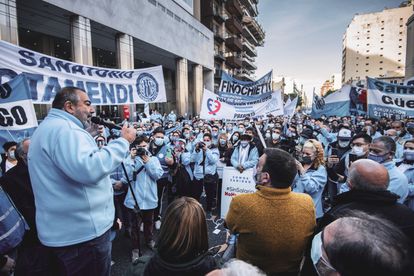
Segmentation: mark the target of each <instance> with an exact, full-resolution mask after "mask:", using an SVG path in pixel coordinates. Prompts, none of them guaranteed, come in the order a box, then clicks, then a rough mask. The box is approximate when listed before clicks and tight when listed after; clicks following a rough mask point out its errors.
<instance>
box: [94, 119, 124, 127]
mask: <svg viewBox="0 0 414 276" xmlns="http://www.w3.org/2000/svg"><path fill="white" fill-rule="evenodd" d="M91 122H92V123H94V124H97V125H103V126H106V127H107V128H109V129H122V128H121V127H120V126H117V125H116V124H113V123H110V122H107V121H104V120H102V118H99V117H91Z"/></svg>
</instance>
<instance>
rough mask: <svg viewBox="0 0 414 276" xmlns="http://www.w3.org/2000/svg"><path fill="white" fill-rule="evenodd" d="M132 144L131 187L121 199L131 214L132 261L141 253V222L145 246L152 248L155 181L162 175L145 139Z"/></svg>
mask: <svg viewBox="0 0 414 276" xmlns="http://www.w3.org/2000/svg"><path fill="white" fill-rule="evenodd" d="M135 144H136V157H135V162H134V164H133V165H132V173H131V169H129V170H130V172H129V173H128V174H129V175H131V176H132V182H133V183H132V190H131V189H129V190H128V193H127V195H126V197H125V202H124V205H125V206H126V207H127V208H128V211H129V212H130V217H131V240H132V261H135V260H136V259H137V258H138V257H139V256H140V255H141V252H139V249H140V240H139V228H140V225H141V222H143V223H144V238H145V242H146V244H147V246H148V247H149V248H150V249H152V248H153V247H154V244H155V243H154V240H153V235H152V231H153V228H154V210H155V208H157V205H158V196H157V180H159V179H160V178H161V177H162V175H163V174H164V170H163V169H162V167H161V164H160V161H159V160H158V158H157V157H156V156H152V155H151V153H150V152H149V151H148V138H147V137H145V136H140V137H138V138H137V139H136V141H135ZM122 181H123V182H125V181H126V180H125V179H124V178H123V180H122ZM132 193H134V195H135V198H136V200H137V202H138V206H136V202H135V199H134V195H133V194H132ZM138 208H139V209H138ZM138 212H140V214H138Z"/></svg>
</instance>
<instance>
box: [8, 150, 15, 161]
mask: <svg viewBox="0 0 414 276" xmlns="http://www.w3.org/2000/svg"><path fill="white" fill-rule="evenodd" d="M8 155H9V158H10V159H11V160H16V155H15V151H14V150H11V151H9V154H8Z"/></svg>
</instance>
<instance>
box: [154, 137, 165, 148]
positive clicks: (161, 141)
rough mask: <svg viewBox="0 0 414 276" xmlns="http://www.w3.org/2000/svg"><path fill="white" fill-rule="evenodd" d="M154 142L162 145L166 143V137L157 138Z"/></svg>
mask: <svg viewBox="0 0 414 276" xmlns="http://www.w3.org/2000/svg"><path fill="white" fill-rule="evenodd" d="M154 143H155V144H156V145H157V146H159V147H160V146H162V145H163V144H164V138H155V141H154Z"/></svg>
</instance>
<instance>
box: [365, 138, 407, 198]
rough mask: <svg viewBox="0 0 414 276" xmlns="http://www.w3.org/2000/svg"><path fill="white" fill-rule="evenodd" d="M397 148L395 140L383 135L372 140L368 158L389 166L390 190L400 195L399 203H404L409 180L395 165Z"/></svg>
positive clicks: (386, 166)
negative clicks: (394, 159)
mask: <svg viewBox="0 0 414 276" xmlns="http://www.w3.org/2000/svg"><path fill="white" fill-rule="evenodd" d="M395 150H396V145H395V141H394V140H393V139H392V138H390V137H388V136H381V137H379V138H376V139H374V140H373V141H372V143H371V145H370V146H369V154H368V157H367V158H368V159H371V160H373V161H375V162H378V163H380V164H383V165H384V166H385V168H387V170H388V174H389V175H390V185H389V186H388V190H389V191H390V192H393V193H395V194H397V195H399V196H400V198H399V199H398V202H399V203H404V201H405V199H406V198H407V195H408V180H407V177H406V176H405V175H404V174H403V173H402V172H401V171H400V170H399V169H398V168H397V167H396V166H395V161H393V158H394V153H395Z"/></svg>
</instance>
